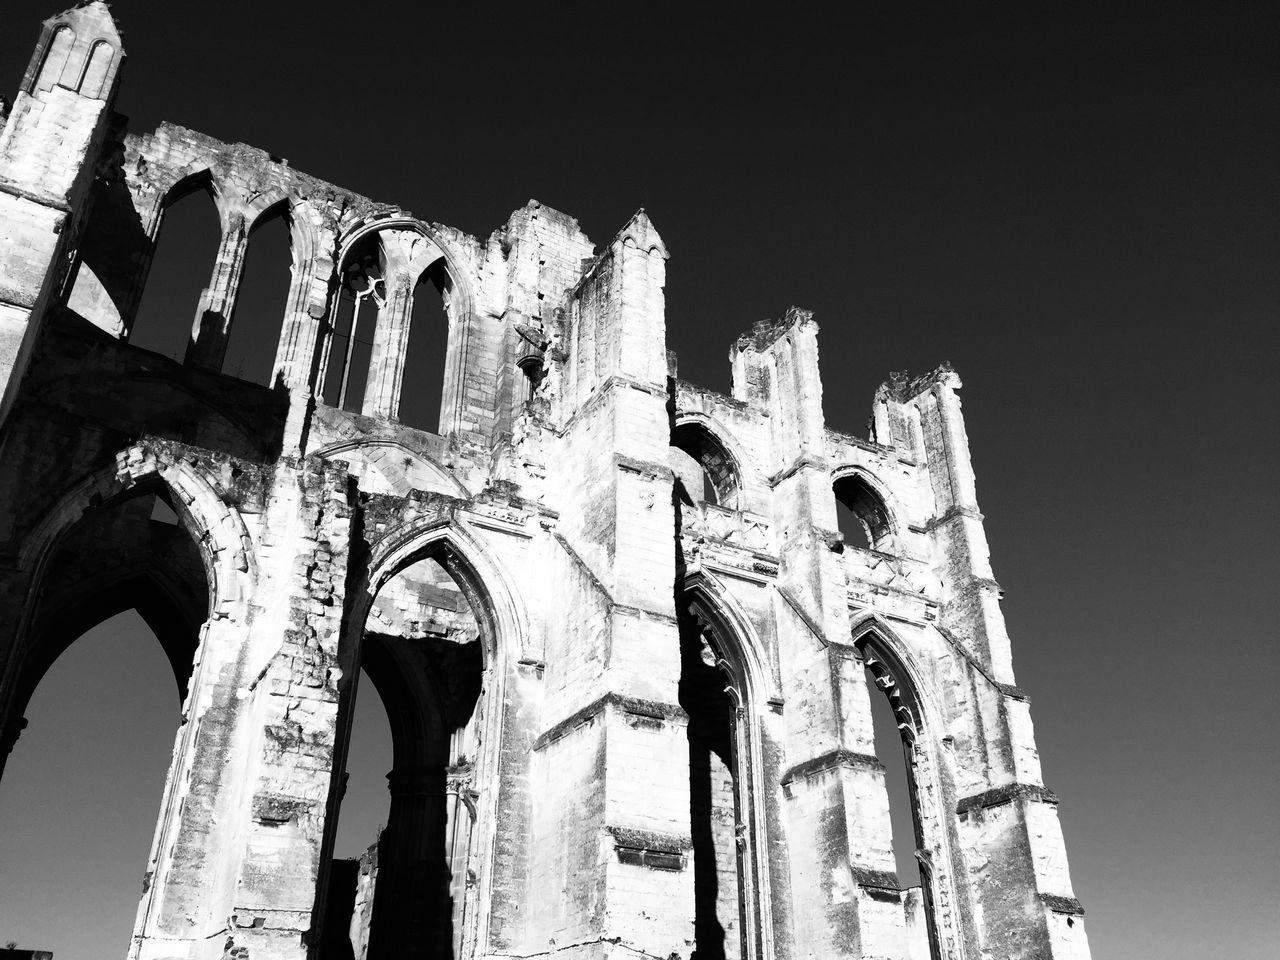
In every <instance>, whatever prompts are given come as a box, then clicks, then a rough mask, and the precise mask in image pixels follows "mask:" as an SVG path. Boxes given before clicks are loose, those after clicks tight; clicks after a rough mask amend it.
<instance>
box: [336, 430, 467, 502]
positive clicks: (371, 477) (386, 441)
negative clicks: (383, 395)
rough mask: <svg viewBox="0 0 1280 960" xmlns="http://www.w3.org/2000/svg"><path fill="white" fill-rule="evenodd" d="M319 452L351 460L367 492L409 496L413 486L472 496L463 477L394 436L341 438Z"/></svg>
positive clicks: (447, 493)
mask: <svg viewBox="0 0 1280 960" xmlns="http://www.w3.org/2000/svg"><path fill="white" fill-rule="evenodd" d="M316 456H318V457H323V458H324V459H326V460H344V461H346V462H347V463H348V464H350V465H351V467H352V470H351V472H352V475H353V476H356V477H358V478H359V480H360V489H361V490H362V491H363V492H364V493H386V494H392V495H394V496H398V497H407V496H408V495H409V493H410V491H412V490H424V491H427V492H433V493H443V494H445V495H446V496H450V497H457V498H458V499H461V500H465V499H468V498H470V496H471V494H470V492H468V490H467V488H466V487H465V486H463V484H462V481H461V480H459V479H458V478H457V477H455V476H454V475H453V474H452V473H450V472H449V470H448V469H446V468H445V467H443V466H441V465H440V464H439V463H437V462H436V461H435V460H433V459H432V458H431V457H429V456H427V455H426V454H424V453H422V452H421V451H419V450H414V449H412V448H411V447H409V446H408V445H406V444H405V443H403V442H401V441H400V440H396V439H394V438H391V437H386V438H376V439H372V440H342V441H339V442H337V443H332V444H330V445H329V446H327V447H324V448H323V449H321V450H318V451H317V452H316ZM392 457H394V458H395V459H394V460H392Z"/></svg>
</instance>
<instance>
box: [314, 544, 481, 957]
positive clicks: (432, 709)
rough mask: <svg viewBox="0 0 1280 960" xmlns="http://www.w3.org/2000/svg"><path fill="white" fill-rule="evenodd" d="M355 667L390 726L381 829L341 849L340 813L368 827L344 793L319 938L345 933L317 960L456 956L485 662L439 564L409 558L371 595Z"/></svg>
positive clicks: (469, 619) (464, 919) (355, 797)
mask: <svg viewBox="0 0 1280 960" xmlns="http://www.w3.org/2000/svg"><path fill="white" fill-rule="evenodd" d="M361 663H362V666H363V668H364V671H365V675H366V679H367V681H368V686H372V687H375V688H376V690H377V694H378V696H379V697H380V698H381V700H382V702H383V705H384V706H385V708H386V714H387V718H388V720H389V722H390V730H391V740H392V756H391V765H390V772H389V773H388V774H387V775H386V780H385V786H384V787H383V789H384V790H386V791H388V792H389V794H390V797H389V805H388V802H387V799H386V797H387V794H385V793H384V794H383V798H384V799H383V801H382V806H381V809H383V810H386V811H387V812H386V815H385V819H383V820H382V821H381V822H384V823H385V827H383V829H382V830H381V831H380V833H379V834H378V835H377V836H376V837H375V836H368V835H366V836H365V837H364V838H358V837H357V838H349V839H345V840H343V839H342V838H343V837H345V836H347V833H346V827H345V814H346V811H347V810H348V809H355V810H356V811H357V816H363V829H364V830H365V831H368V830H369V825H370V823H371V822H372V821H371V819H370V816H369V814H368V812H367V810H368V807H369V806H370V805H371V801H370V800H369V799H368V797H367V795H366V794H362V793H357V792H353V791H352V790H351V789H350V788H348V793H347V796H346V797H345V798H344V800H343V811H344V812H343V818H342V819H340V821H339V823H340V826H339V834H338V837H339V839H340V840H341V841H342V842H341V844H340V845H339V846H337V847H336V848H335V849H336V850H337V852H338V854H339V856H343V855H344V854H345V857H346V859H347V860H348V863H347V864H335V865H334V867H333V872H332V873H331V878H330V894H329V900H328V903H327V904H326V917H325V929H326V930H327V931H334V930H337V931H341V930H344V929H345V930H346V931H347V935H346V937H345V938H342V937H340V936H339V937H334V938H333V939H332V940H326V946H325V948H324V949H322V951H321V957H322V958H324V960H332V958H336V957H346V958H350V957H352V956H353V955H354V956H355V957H357V958H362V960H384V958H399V957H404V956H437V957H458V956H461V955H462V953H463V947H464V943H465V942H468V938H469V937H470V936H471V935H472V933H471V931H473V929H474V927H475V922H476V902H475V896H476V892H477V887H476V883H475V870H476V862H475V858H474V854H475V851H474V850H473V840H472V838H473V827H474V821H475V815H476V800H477V798H478V793H477V791H476V786H475V785H476V780H475V774H476V764H477V760H478V757H479V752H480V748H481V745H482V744H481V739H482V731H481V717H482V714H483V707H484V704H483V697H482V692H483V689H484V685H485V658H484V655H483V641H482V640H481V636H480V622H479V620H478V618H477V616H476V613H475V612H474V611H473V609H472V607H471V603H470V601H469V600H468V598H467V595H466V593H465V592H464V591H463V589H462V588H461V587H460V586H459V584H458V582H457V581H455V580H454V578H453V576H452V575H451V574H450V572H449V570H448V569H446V566H445V565H444V564H442V563H441V562H439V561H438V560H436V559H433V558H427V559H423V560H420V561H418V562H416V563H414V564H412V565H411V566H409V567H407V568H406V569H405V570H403V571H401V572H400V573H399V574H397V575H396V576H395V577H394V578H392V579H391V580H390V581H389V582H388V583H387V584H386V586H384V587H383V588H382V589H381V590H380V591H379V592H378V595H377V597H376V598H375V601H374V604H373V607H372V608H371V610H370V612H369V617H368V620H367V622H366V625H365V634H364V638H363V643H362V649H361ZM369 695H370V694H369V692H368V687H364V688H362V689H361V690H359V691H358V696H357V701H356V707H355V714H354V722H353V724H352V726H351V731H352V732H351V739H350V741H349V742H350V749H349V754H348V758H349V759H348V772H349V773H350V772H353V771H354V770H355V769H356V767H355V766H354V765H355V764H357V763H359V762H361V758H360V757H359V756H355V755H353V754H352V751H358V750H359V749H360V748H361V744H363V743H364V742H365V734H364V733H362V732H361V730H360V725H361V723H362V720H363V717H364V716H365V713H364V711H363V710H362V708H361V707H360V706H359V703H360V698H362V697H363V698H368V697H369ZM369 773H370V771H369V770H365V771H363V772H362V774H361V777H362V779H363V778H367V775H368V774H369ZM348 783H349V784H350V781H348ZM362 797H364V799H361V798H362ZM349 804H357V805H360V806H355V807H351V808H349V806H348V805H349ZM372 805H373V806H374V807H376V806H377V805H376V803H374V804H372ZM362 807H363V808H364V809H365V811H366V812H365V813H363V814H361V813H360V810H361V808H362ZM352 860H354V861H355V862H354V863H351V862H350V861H352ZM362 951H363V952H362Z"/></svg>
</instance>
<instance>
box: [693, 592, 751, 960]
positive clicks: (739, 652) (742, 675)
mask: <svg viewBox="0 0 1280 960" xmlns="http://www.w3.org/2000/svg"><path fill="white" fill-rule="evenodd" d="M676 612H677V619H678V623H679V629H680V684H679V702H680V706H681V707H683V708H684V710H685V712H686V713H687V714H688V716H689V726H688V739H689V822H690V840H691V842H692V851H691V853H692V859H693V886H694V911H693V914H694V940H695V945H694V954H693V955H694V956H695V957H697V958H698V960H720V958H725V960H741V958H745V957H751V956H755V955H757V953H758V950H759V946H760V941H759V930H760V924H759V919H758V910H759V903H758V882H757V875H758V862H757V856H758V849H759V824H758V823H757V821H756V816H755V809H754V777H753V774H752V768H753V764H752V754H753V751H754V750H755V744H754V742H753V740H754V734H753V729H754V726H753V721H752V710H753V699H754V698H753V697H752V695H751V676H750V671H749V669H748V659H747V657H746V653H745V650H744V649H743V646H742V644H743V640H742V638H741V637H740V636H738V635H737V632H736V631H735V630H734V629H733V627H732V625H731V624H730V623H729V621H728V620H727V618H726V617H725V616H724V615H723V614H722V612H721V611H720V610H719V609H718V606H717V604H716V603H715V602H714V601H712V600H710V599H709V598H708V597H707V596H705V595H704V594H703V592H702V589H701V588H699V587H695V588H693V589H687V590H685V591H684V592H683V593H682V594H680V595H679V597H678V603H677V609H676Z"/></svg>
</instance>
